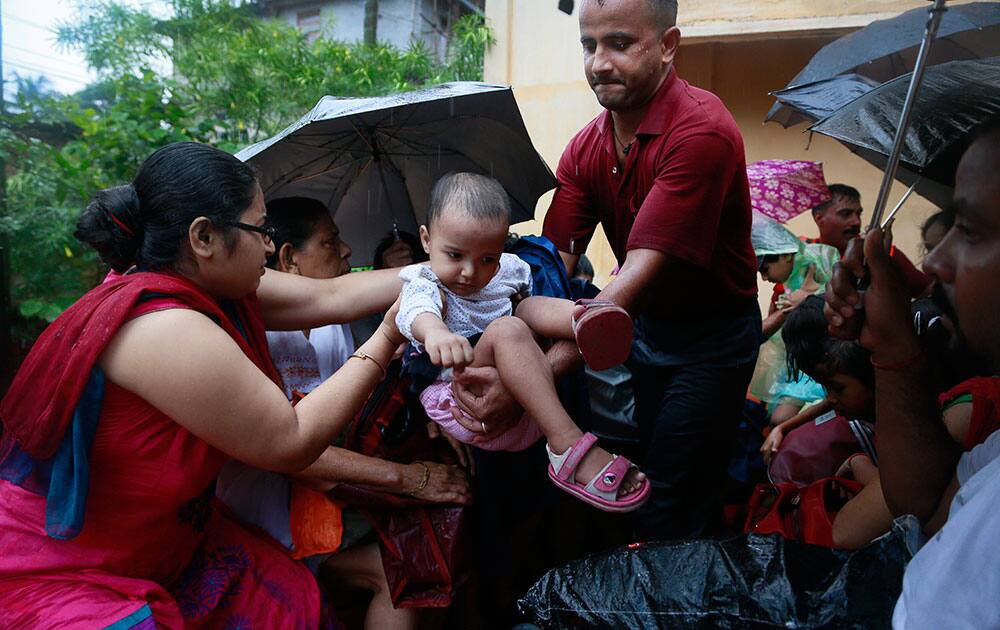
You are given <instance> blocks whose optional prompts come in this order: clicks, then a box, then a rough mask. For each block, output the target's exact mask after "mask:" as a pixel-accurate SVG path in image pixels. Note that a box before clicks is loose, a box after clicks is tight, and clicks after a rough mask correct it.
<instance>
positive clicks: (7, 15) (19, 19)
mask: <svg viewBox="0 0 1000 630" xmlns="http://www.w3.org/2000/svg"><path fill="white" fill-rule="evenodd" d="M3 19H5V20H14V21H15V22H20V23H21V24H27V25H28V26H34V27H35V28H38V29H41V30H43V31H54V30H55V29H54V28H53V27H51V26H44V25H42V24H39V23H38V22H32V21H31V20H26V19H24V18H22V17H18V16H16V15H11V14H10V13H4V15H3Z"/></svg>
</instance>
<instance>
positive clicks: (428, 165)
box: [236, 82, 556, 264]
mask: <svg viewBox="0 0 1000 630" xmlns="http://www.w3.org/2000/svg"><path fill="white" fill-rule="evenodd" d="M236 157H238V158H239V159H241V160H243V161H245V162H249V163H250V164H252V165H254V166H255V167H256V168H257V169H258V171H259V174H260V185H261V188H262V189H263V191H264V198H265V199H266V200H272V199H278V198H281V197H292V196H301V197H311V198H314V199H318V200H320V201H322V202H323V203H324V204H326V206H327V207H328V208H330V211H331V214H332V215H333V217H334V219H335V220H336V221H337V225H338V227H339V228H340V230H341V233H342V235H343V237H344V240H345V241H346V242H347V243H348V244H349V245H350V246H351V247H352V249H353V250H354V254H353V255H352V257H351V261H352V263H354V264H369V263H370V262H371V258H372V254H373V253H374V249H375V246H376V245H377V243H378V241H379V240H381V239H382V238H383V237H384V236H385V235H386V234H387V233H389V232H390V231H391V230H392V229H393V228H394V227H396V228H398V229H400V230H405V231H409V232H413V233H416V231H417V227H418V225H420V224H421V223H423V222H424V220H425V218H426V213H427V202H428V198H429V196H430V191H431V188H433V186H434V183H435V182H437V180H438V179H439V178H440V177H441V176H442V175H445V174H446V173H449V172H461V171H468V172H475V173H480V174H484V175H489V176H491V177H494V178H495V179H496V180H497V181H499V182H500V184H501V185H502V186H503V187H504V189H505V190H506V191H507V194H508V196H509V197H510V201H511V208H512V211H513V216H512V223H517V222H519V221H525V220H528V219H531V218H532V216H533V215H534V211H535V205H536V203H537V202H538V198H539V197H540V196H541V195H542V194H544V193H545V192H546V191H548V190H551V189H552V188H554V187H555V184H556V180H555V178H554V177H553V176H552V172H551V171H550V170H549V168H548V166H546V164H545V162H544V161H543V160H542V158H541V156H539V155H538V152H537V151H536V150H535V148H534V146H533V145H532V143H531V139H530V138H529V137H528V132H527V129H526V128H525V126H524V121H523V120H522V118H521V113H520V111H519V110H518V108H517V103H516V102H515V101H514V95H513V92H512V91H511V89H510V88H509V87H505V86H499V85H490V84H486V83H476V82H456V83H446V84H442V85H438V86H434V87H431V88H427V89H423V90H417V91H414V92H405V93H401V94H394V95H390V96H383V97H373V98H336V97H332V96H326V97H324V98H322V99H321V100H320V101H319V103H317V104H316V106H315V107H314V108H313V109H312V111H310V112H309V113H308V114H306V115H305V116H303V117H302V118H301V119H299V120H298V121H296V122H295V123H293V124H292V125H290V126H289V127H288V128H287V129H285V130H284V131H282V132H280V133H279V134H277V135H276V136H274V137H272V138H269V139H267V140H264V141H262V142H258V143H257V144H254V145H251V146H249V147H247V148H246V149H243V150H242V151H240V152H239V153H237V154H236Z"/></svg>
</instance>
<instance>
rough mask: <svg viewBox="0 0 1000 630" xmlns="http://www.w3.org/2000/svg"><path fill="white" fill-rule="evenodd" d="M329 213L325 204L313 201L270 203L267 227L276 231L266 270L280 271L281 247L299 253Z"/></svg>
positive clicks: (285, 199)
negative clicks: (289, 245) (321, 220)
mask: <svg viewBox="0 0 1000 630" xmlns="http://www.w3.org/2000/svg"><path fill="white" fill-rule="evenodd" d="M324 215H327V216H329V211H328V210H327V209H326V206H325V205H323V202H321V201H317V200H316V199H312V198H310V197H282V198H281V199H272V200H271V201H268V202H267V224H268V225H270V226H271V227H273V228H274V237H273V238H272V239H271V240H272V241H273V242H274V253H272V254H271V255H270V256H268V257H267V266H268V267H270V268H271V269H277V268H278V253H279V252H280V251H281V246H282V245H284V244H285V243H290V244H291V246H292V248H294V249H296V250H299V249H302V246H303V245H305V244H306V241H308V240H309V237H311V236H312V235H313V232H314V231H315V230H316V224H317V223H318V222H319V220H320V219H322V218H323V216H324Z"/></svg>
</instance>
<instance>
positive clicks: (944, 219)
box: [920, 210, 955, 241]
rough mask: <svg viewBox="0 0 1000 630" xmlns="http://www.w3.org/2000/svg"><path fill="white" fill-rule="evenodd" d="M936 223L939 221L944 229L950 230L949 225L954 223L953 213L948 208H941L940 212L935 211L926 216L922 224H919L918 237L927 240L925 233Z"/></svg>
mask: <svg viewBox="0 0 1000 630" xmlns="http://www.w3.org/2000/svg"><path fill="white" fill-rule="evenodd" d="M936 223H940V224H941V225H943V226H944V229H945V230H946V231H947V230H950V229H951V226H953V225H954V224H955V214H954V213H953V212H950V211H948V210H942V211H941V212H935V213H934V214H932V215H931V216H929V217H927V220H926V221H924V224H923V225H921V226H920V238H922V239H923V240H925V241H926V240H927V233H928V232H930V230H931V228H932V227H934V225H935V224H936Z"/></svg>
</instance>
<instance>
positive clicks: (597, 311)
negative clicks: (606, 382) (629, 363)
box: [573, 300, 632, 371]
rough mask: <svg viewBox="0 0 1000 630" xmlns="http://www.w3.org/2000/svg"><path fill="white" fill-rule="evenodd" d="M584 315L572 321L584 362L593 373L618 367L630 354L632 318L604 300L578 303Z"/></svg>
mask: <svg viewBox="0 0 1000 630" xmlns="http://www.w3.org/2000/svg"><path fill="white" fill-rule="evenodd" d="M576 304H577V305H578V306H582V307H584V309H585V310H584V312H583V313H582V314H581V315H580V316H579V317H575V318H574V319H573V333H574V335H576V345H577V346H578V347H579V348H580V354H582V355H583V360H584V361H586V362H587V365H588V366H589V367H590V369H592V370H598V371H600V370H607V369H608V368H613V367H615V366H616V365H621V364H622V363H624V362H625V359H627V358H628V355H629V353H630V352H631V351H632V318H631V317H629V314H628V311H626V310H625V309H623V308H622V307H620V306H618V305H617V304H615V303H613V302H607V301H604V300H577V301H576Z"/></svg>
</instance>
